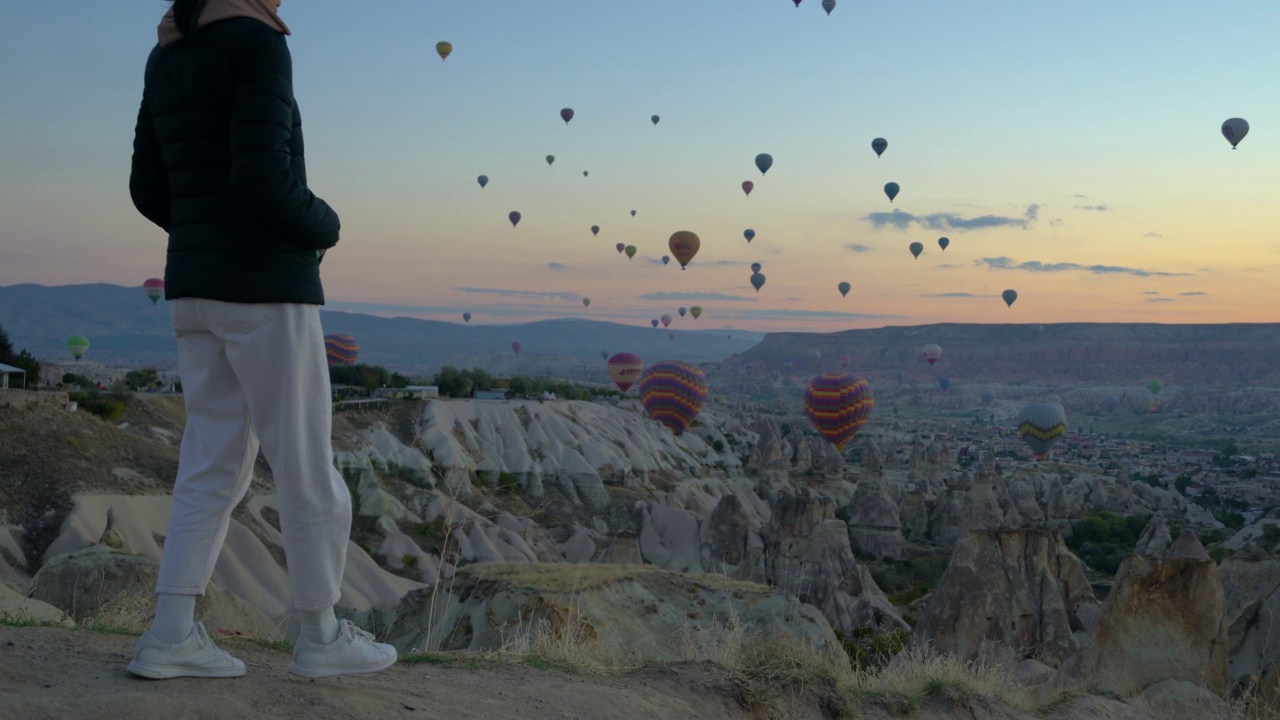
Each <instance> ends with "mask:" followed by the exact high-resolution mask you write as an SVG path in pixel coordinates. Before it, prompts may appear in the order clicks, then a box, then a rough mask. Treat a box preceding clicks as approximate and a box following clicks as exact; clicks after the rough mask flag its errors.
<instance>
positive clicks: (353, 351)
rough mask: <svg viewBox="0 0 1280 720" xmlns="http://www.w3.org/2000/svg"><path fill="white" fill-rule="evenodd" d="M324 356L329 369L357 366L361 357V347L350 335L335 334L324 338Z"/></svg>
mask: <svg viewBox="0 0 1280 720" xmlns="http://www.w3.org/2000/svg"><path fill="white" fill-rule="evenodd" d="M324 354H325V359H326V360H328V362H329V367H333V366H334V365H355V364H356V358H357V357H359V355H360V345H359V344H358V343H357V342H356V339H355V338H353V337H351V336H350V335H342V334H339V333H335V334H332V335H325V336H324Z"/></svg>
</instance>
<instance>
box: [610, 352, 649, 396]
mask: <svg viewBox="0 0 1280 720" xmlns="http://www.w3.org/2000/svg"><path fill="white" fill-rule="evenodd" d="M601 354H602V355H603V354H604V353H601ZM608 367H609V379H610V380H612V381H613V384H614V385H617V386H618V390H620V391H622V392H626V391H627V390H629V389H631V386H632V385H634V384H635V383H636V380H639V379H640V373H641V372H642V371H643V370H644V363H643V362H641V360H640V356H639V355H636V354H634V353H629V352H623V353H618V354H617V355H614V356H613V357H611V358H609V362H608Z"/></svg>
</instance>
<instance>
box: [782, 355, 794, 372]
mask: <svg viewBox="0 0 1280 720" xmlns="http://www.w3.org/2000/svg"><path fill="white" fill-rule="evenodd" d="M795 364H796V361H795V358H789V357H784V358H782V367H783V368H784V369H786V370H790V369H791V368H793V367H795Z"/></svg>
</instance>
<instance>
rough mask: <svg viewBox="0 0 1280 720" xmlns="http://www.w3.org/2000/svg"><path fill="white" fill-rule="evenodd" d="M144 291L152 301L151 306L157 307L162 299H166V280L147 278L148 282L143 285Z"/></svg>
mask: <svg viewBox="0 0 1280 720" xmlns="http://www.w3.org/2000/svg"><path fill="white" fill-rule="evenodd" d="M142 291H143V292H144V293H146V294H147V297H148V298H150V299H151V304H152V305H155V304H156V303H157V302H159V301H160V298H162V297H164V280H161V279H160V278H147V280H146V282H144V283H142Z"/></svg>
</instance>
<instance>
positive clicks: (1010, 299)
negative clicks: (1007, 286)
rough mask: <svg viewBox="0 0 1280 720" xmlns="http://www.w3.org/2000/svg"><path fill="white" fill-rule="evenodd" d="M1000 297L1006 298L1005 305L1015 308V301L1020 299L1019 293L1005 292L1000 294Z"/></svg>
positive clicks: (1013, 291) (1014, 291) (1015, 291)
mask: <svg viewBox="0 0 1280 720" xmlns="http://www.w3.org/2000/svg"><path fill="white" fill-rule="evenodd" d="M1000 297H1002V298H1004V304H1005V305H1007V306H1009V307H1013V301H1014V300H1017V299H1018V291H1017V290H1005V291H1004V292H1002V293H1000Z"/></svg>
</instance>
